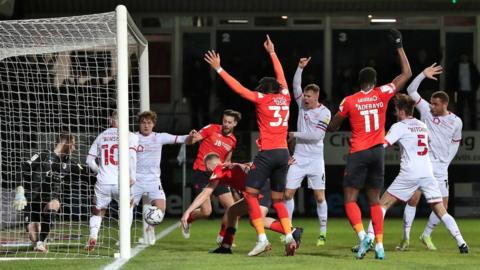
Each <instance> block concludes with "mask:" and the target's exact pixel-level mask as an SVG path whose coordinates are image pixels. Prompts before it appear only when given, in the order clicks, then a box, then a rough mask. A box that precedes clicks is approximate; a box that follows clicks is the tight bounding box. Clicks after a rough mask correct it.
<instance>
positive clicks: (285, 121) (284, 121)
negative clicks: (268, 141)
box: [268, 106, 290, 127]
mask: <svg viewBox="0 0 480 270" xmlns="http://www.w3.org/2000/svg"><path fill="white" fill-rule="evenodd" d="M268 109H269V110H271V111H273V117H275V119H277V121H276V122H270V126H271V127H278V126H280V125H282V126H284V127H286V126H288V117H289V116H290V110H289V109H288V106H268ZM284 111H286V112H287V114H286V115H285V117H282V114H281V113H280V112H284Z"/></svg>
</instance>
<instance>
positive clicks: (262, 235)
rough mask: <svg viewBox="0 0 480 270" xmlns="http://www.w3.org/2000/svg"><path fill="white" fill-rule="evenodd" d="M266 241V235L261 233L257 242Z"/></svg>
mask: <svg viewBox="0 0 480 270" xmlns="http://www.w3.org/2000/svg"><path fill="white" fill-rule="evenodd" d="M267 240H268V239H267V235H266V234H264V233H261V234H259V235H258V242H265V241H267Z"/></svg>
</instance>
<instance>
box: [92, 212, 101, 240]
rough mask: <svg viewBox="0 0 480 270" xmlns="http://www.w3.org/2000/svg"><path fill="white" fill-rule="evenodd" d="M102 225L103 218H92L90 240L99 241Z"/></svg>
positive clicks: (94, 216) (95, 216)
mask: <svg viewBox="0 0 480 270" xmlns="http://www.w3.org/2000/svg"><path fill="white" fill-rule="evenodd" d="M101 225H102V216H97V215H93V216H92V217H90V238H92V239H97V238H98V232H99V231H100V226H101Z"/></svg>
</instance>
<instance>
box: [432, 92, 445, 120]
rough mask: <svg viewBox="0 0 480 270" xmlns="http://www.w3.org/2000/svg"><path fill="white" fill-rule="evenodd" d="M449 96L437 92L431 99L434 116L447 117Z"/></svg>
mask: <svg viewBox="0 0 480 270" xmlns="http://www.w3.org/2000/svg"><path fill="white" fill-rule="evenodd" d="M448 102H449V98H448V94H447V93H445V92H444V91H437V92H434V93H433V94H432V96H431V97H430V112H431V113H432V115H434V116H440V115H445V114H446V113H447V112H448Z"/></svg>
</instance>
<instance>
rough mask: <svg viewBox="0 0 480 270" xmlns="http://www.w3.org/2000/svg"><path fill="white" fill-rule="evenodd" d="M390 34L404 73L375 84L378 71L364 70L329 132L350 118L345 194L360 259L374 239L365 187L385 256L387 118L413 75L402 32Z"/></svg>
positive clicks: (379, 251)
mask: <svg viewBox="0 0 480 270" xmlns="http://www.w3.org/2000/svg"><path fill="white" fill-rule="evenodd" d="M390 37H391V38H392V41H393V43H394V45H395V47H396V48H397V52H398V55H399V57H400V65H401V70H402V73H401V74H400V75H398V76H397V77H396V78H395V79H393V81H392V82H391V83H389V84H386V85H383V86H380V87H376V86H375V85H376V82H377V78H376V71H375V70H374V69H373V68H370V67H367V68H364V69H362V70H361V71H360V73H359V76H358V77H359V78H358V79H359V83H360V91H358V92H357V93H355V94H353V95H350V96H347V97H346V98H344V99H343V101H342V103H341V104H340V107H339V111H338V112H337V113H336V114H335V116H334V117H333V119H332V121H331V122H330V125H329V127H328V130H329V131H336V130H338V129H339V128H340V125H341V124H342V122H343V121H344V120H345V119H346V118H349V120H350V126H351V129H352V137H351V139H350V144H351V147H350V153H349V155H348V157H347V164H346V166H345V172H344V179H343V194H344V200H345V213H346V214H347V218H348V220H349V221H350V224H351V225H352V227H353V229H354V231H355V232H356V233H357V235H358V238H359V239H360V245H359V248H358V251H357V255H356V258H357V259H362V258H363V257H364V256H365V253H366V252H367V250H368V248H369V246H370V244H371V242H372V241H373V239H371V238H370V237H369V236H368V235H366V233H365V230H364V227H363V224H362V213H361V211H360V208H359V207H358V204H357V198H358V194H359V192H360V189H362V188H366V193H367V199H368V203H369V204H370V216H371V218H372V221H373V229H374V231H375V240H376V246H375V253H376V258H378V259H381V258H383V254H384V249H383V214H382V208H381V207H380V204H379V199H380V192H381V190H382V187H383V182H384V179H383V178H384V172H385V168H384V162H385V161H384V159H385V158H384V157H385V150H384V148H383V142H384V136H385V118H386V114H387V106H388V102H389V100H390V99H391V98H392V97H393V96H394V95H395V93H396V92H397V91H398V90H399V89H401V88H402V87H404V86H405V84H406V83H407V81H408V80H409V79H410V77H411V76H412V72H411V70H410V64H409V63H408V59H407V56H406V55H405V52H404V50H403V45H402V35H401V33H400V32H399V31H398V30H396V29H391V30H390Z"/></svg>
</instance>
